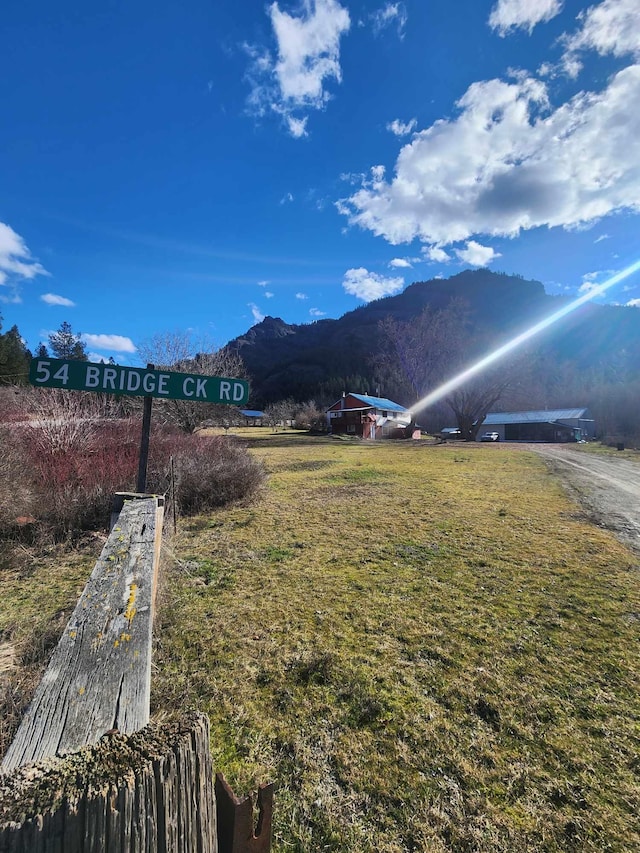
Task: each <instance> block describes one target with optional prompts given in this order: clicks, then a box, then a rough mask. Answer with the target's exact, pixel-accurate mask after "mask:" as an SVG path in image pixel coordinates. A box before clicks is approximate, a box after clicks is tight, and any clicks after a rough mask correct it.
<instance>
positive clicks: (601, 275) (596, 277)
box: [578, 270, 615, 293]
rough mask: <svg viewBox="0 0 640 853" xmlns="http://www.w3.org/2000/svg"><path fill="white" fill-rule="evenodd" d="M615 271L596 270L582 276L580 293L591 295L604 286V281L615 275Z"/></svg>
mask: <svg viewBox="0 0 640 853" xmlns="http://www.w3.org/2000/svg"><path fill="white" fill-rule="evenodd" d="M614 272H615V270H595V271H594V272H586V273H584V275H583V276H582V284H581V285H580V287H579V288H578V292H579V293H590V292H591V291H592V290H594V289H595V288H596V287H599V286H600V284H602V282H603V280H604V279H606V278H608V277H609V276H611V275H613V274H614Z"/></svg>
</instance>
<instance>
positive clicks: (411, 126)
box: [387, 118, 418, 136]
mask: <svg viewBox="0 0 640 853" xmlns="http://www.w3.org/2000/svg"><path fill="white" fill-rule="evenodd" d="M417 124H418V120H417V119H415V118H412V119H411V120H410V121H407V122H401V121H400V119H399V118H394V120H393V121H390V122H389V124H388V125H387V130H390V131H391V133H393V134H394V136H408V135H409V134H410V133H413V131H414V130H415V128H416V125H417Z"/></svg>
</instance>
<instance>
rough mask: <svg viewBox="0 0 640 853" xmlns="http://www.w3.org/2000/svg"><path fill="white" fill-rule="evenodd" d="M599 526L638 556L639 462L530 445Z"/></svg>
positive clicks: (639, 515)
mask: <svg viewBox="0 0 640 853" xmlns="http://www.w3.org/2000/svg"><path fill="white" fill-rule="evenodd" d="M529 448H530V449H531V450H535V452H536V453H539V454H540V456H542V457H543V459H545V460H546V462H547V464H548V465H549V467H550V468H551V470H552V471H553V472H554V473H556V474H558V476H559V477H560V478H561V479H562V481H563V482H564V483H565V484H566V486H567V487H568V489H569V492H570V494H571V495H572V497H574V498H575V499H576V500H577V501H578V502H579V503H580V504H582V506H583V507H585V509H587V511H588V512H589V514H590V515H591V518H592V520H593V521H594V522H595V523H596V524H599V525H600V526H601V527H606V528H607V529H608V530H611V531H613V533H615V534H616V536H617V537H618V538H619V539H620V540H621V541H622V542H623V543H624V544H625V545H627V547H629V548H631V549H632V550H633V551H635V552H636V553H637V554H640V459H639V458H637V457H636V458H629V456H625V455H624V454H623V453H620V455H618V456H615V455H613V454H611V455H610V456H609V455H602V456H597V455H595V454H591V453H584V452H581V451H580V450H578V449H576V448H575V447H571V445H543V444H536V445H529Z"/></svg>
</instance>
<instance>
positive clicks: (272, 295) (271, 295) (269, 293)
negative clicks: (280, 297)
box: [264, 290, 275, 299]
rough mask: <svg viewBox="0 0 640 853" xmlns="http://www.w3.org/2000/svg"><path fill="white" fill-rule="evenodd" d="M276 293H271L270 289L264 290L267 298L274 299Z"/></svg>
mask: <svg viewBox="0 0 640 853" xmlns="http://www.w3.org/2000/svg"><path fill="white" fill-rule="evenodd" d="M274 295H275V294H273V293H271V291H270V290H265V292H264V298H265V299H273V297H274Z"/></svg>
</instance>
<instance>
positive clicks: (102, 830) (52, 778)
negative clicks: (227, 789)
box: [0, 714, 218, 853]
mask: <svg viewBox="0 0 640 853" xmlns="http://www.w3.org/2000/svg"><path fill="white" fill-rule="evenodd" d="M27 851H28V853H217V851H218V842H217V830H216V807H215V799H214V789H213V768H212V766H211V753H210V751H209V721H208V718H207V717H206V716H205V715H203V714H191V715H188V716H187V717H185V718H184V719H182V720H180V721H178V722H174V723H170V724H167V725H163V726H162V727H160V726H154V725H150V726H148V727H146V728H145V729H143V730H142V731H139V732H137V733H136V734H133V735H122V734H120V733H114V734H110V735H106V736H104V737H103V738H102V739H101V740H100V742H99V743H97V744H94V745H93V746H89V747H85V748H84V749H81V750H79V751H77V752H74V753H70V754H68V755H65V756H63V757H62V758H54V759H48V760H47V761H42V762H39V763H38V764H31V765H28V766H25V767H21V768H19V769H18V770H17V771H15V772H14V773H13V774H11V775H10V776H5V775H3V776H0V853H27Z"/></svg>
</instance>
